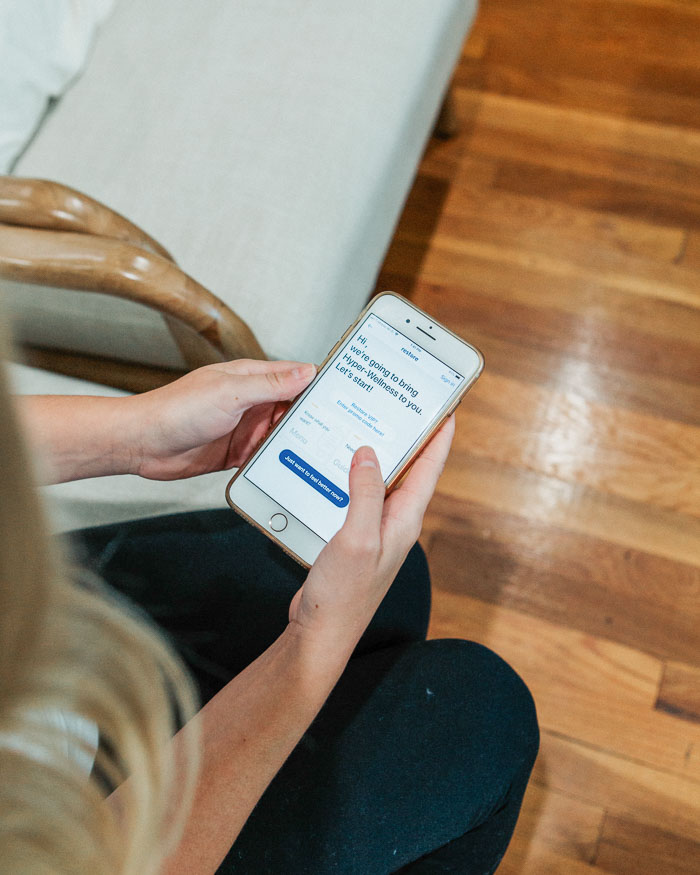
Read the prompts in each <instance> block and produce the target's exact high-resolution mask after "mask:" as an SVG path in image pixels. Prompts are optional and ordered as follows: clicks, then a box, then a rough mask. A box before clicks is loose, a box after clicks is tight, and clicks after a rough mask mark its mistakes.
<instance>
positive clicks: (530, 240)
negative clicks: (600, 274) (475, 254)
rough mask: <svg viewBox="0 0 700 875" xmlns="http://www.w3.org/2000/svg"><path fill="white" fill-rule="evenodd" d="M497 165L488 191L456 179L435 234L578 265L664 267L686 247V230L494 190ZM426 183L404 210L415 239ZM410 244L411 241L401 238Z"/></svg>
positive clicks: (498, 172)
mask: <svg viewBox="0 0 700 875" xmlns="http://www.w3.org/2000/svg"><path fill="white" fill-rule="evenodd" d="M502 167H503V164H499V165H498V168H497V169H494V171H493V173H492V174H491V178H490V183H489V187H488V188H486V187H484V186H481V187H477V186H475V185H474V180H473V177H472V174H471V172H470V173H469V174H467V177H466V178H463V175H462V173H459V174H458V175H457V176H456V178H455V179H454V180H453V182H452V183H451V186H450V195H451V196H450V198H449V200H448V201H447V203H446V204H445V206H444V210H443V215H442V222H441V223H440V227H439V231H440V233H444V234H446V235H447V236H449V237H456V236H462V237H469V238H473V237H474V236H477V235H478V237H479V238H482V237H485V236H486V235H487V234H488V235H489V236H490V237H492V238H493V237H495V239H497V240H499V241H501V240H502V241H504V242H506V241H507V242H510V243H520V245H522V246H527V247H528V248H531V249H534V250H536V251H541V252H551V253H556V252H559V253H561V252H562V248H561V247H562V246H563V247H565V248H564V252H566V253H567V255H569V257H570V258H572V259H579V260H582V250H584V248H585V252H586V253H587V256H588V261H589V262H590V259H591V256H592V251H594V252H595V253H596V256H595V257H596V260H597V259H598V258H600V257H603V258H606V259H607V260H611V259H614V258H615V257H617V258H618V259H623V258H624V259H626V258H627V256H629V255H632V256H635V255H636V256H641V257H643V258H651V259H655V260H658V261H663V262H677V261H678V260H679V259H680V258H681V256H682V253H683V251H684V248H685V246H686V238H687V234H686V231H685V229H684V228H678V227H672V226H671V225H663V224H659V223H654V222H648V221H645V220H638V219H634V218H632V219H630V218H626V217H624V216H617V215H612V214H610V213H608V212H606V211H604V210H595V209H590V208H587V207H580V206H576V207H572V206H569V205H567V204H565V203H561V202H559V201H558V200H557V199H552V198H547V197H542V196H540V192H533V193H530V194H520V193H514V192H512V191H507V190H505V188H504V187H498V188H494V187H493V184H494V183H495V182H496V180H498V179H499V178H500V177H501V175H502V173H503V170H502ZM428 185H429V181H428V180H424V178H423V177H419V178H418V179H417V180H416V184H415V185H414V187H413V191H412V192H411V195H410V197H409V199H408V202H407V204H406V208H405V210H404V217H405V219H406V223H405V225H406V227H410V229H411V232H412V233H413V234H415V232H416V230H420V229H421V212H422V208H423V206H424V204H423V196H422V189H423V188H424V187H426V186H428ZM405 236H406V238H407V239H410V235H409V234H406V235H405Z"/></svg>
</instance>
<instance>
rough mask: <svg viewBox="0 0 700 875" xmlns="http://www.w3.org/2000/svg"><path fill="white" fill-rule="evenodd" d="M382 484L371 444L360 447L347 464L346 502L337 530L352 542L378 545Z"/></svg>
mask: <svg viewBox="0 0 700 875" xmlns="http://www.w3.org/2000/svg"><path fill="white" fill-rule="evenodd" d="M385 496H386V488H385V486H384V480H383V478H382V473H381V471H380V469H379V462H378V461H377V456H376V455H375V452H374V450H373V449H372V448H371V447H360V448H359V449H358V450H357V452H356V453H355V455H354V456H353V457H352V464H351V465H350V505H349V507H348V515H347V518H346V520H345V523H344V524H343V527H342V529H341V530H340V531H341V532H342V533H343V536H344V537H349V538H351V539H352V543H353V545H354V546H359V547H363V546H366V547H369V548H371V549H377V550H378V549H379V534H380V528H381V523H382V510H383V507H384V498H385Z"/></svg>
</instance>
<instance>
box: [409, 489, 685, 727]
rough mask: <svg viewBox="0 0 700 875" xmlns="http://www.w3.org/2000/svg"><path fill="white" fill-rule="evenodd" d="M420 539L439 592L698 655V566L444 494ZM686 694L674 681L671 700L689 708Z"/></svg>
mask: <svg viewBox="0 0 700 875" xmlns="http://www.w3.org/2000/svg"><path fill="white" fill-rule="evenodd" d="M421 543H422V544H423V546H424V548H425V549H426V552H427V553H428V556H429V559H430V568H431V574H432V576H433V579H434V580H435V581H436V582H437V583H438V584H439V587H440V589H441V590H446V591H448V592H452V593H455V594H457V595H461V594H466V595H468V596H470V597H472V598H477V599H479V600H481V601H483V602H491V603H493V604H495V605H498V606H499V607H505V608H509V609H512V610H515V611H519V612H522V613H525V614H530V615H533V616H536V617H540V618H542V619H545V620H549V621H550V622H553V623H558V624H561V625H562V626H565V627H568V628H570V629H576V630H578V631H580V632H582V633H584V634H587V635H595V636H597V637H601V638H607V639H609V640H611V641H617V642H618V643H620V644H625V645H627V646H629V647H634V648H636V649H639V650H641V651H643V652H645V653H649V654H652V655H655V656H658V657H659V658H660V659H664V660H665V659H668V658H673V659H676V660H684V661H686V662H688V663H690V662H693V661H694V660H695V659H697V657H698V654H700V607H699V605H700V569H698V568H697V567H694V566H690V565H686V564H683V563H679V562H671V561H669V560H667V559H663V558H660V557H658V556H653V555H651V554H649V553H647V552H644V551H642V550H633V549H630V548H624V547H620V546H618V545H615V544H611V543H610V542H609V541H608V540H607V539H605V538H595V537H591V536H587V535H581V534H576V533H573V532H568V531H566V530H564V529H563V528H560V527H558V526H554V525H542V524H540V523H538V522H537V521H536V520H533V519H530V518H528V517H527V516H526V515H522V516H519V515H515V514H509V513H502V512H499V511H494V510H491V509H489V508H486V507H484V505H483V504H477V503H476V502H470V501H464V500H462V499H455V498H448V497H445V496H442V495H439V496H437V497H436V498H434V499H433V501H432V502H431V504H430V507H429V509H428V513H427V515H426V519H425V526H424V536H422V537H421ZM465 556H467V557H469V559H468V562H465ZM674 664H675V663H674ZM662 689H663V684H662ZM680 694H681V691H680V690H679V689H678V688H677V687H671V688H669V691H668V693H667V696H668V701H669V703H671V704H673V706H674V707H686V708H687V707H688V702H687V701H686V699H685V698H681V697H680ZM686 695H687V694H686ZM656 707H657V708H658V707H660V705H659V702H658V701H657V703H656ZM667 710H668V709H667Z"/></svg>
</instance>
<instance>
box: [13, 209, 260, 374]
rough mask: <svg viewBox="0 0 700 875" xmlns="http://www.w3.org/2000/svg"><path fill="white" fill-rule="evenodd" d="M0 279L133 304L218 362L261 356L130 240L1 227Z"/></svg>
mask: <svg viewBox="0 0 700 875" xmlns="http://www.w3.org/2000/svg"><path fill="white" fill-rule="evenodd" d="M124 221H126V220H124ZM134 227H135V226H134ZM0 277H4V278H6V279H10V280H16V281H19V282H25V283H30V284H35V285H46V286H57V287H61V288H69V289H74V290H76V291H85V292H97V293H98V294H105V295H114V296H116V297H119V298H127V299H128V300H131V301H137V302H138V303H140V304H145V305H146V306H148V307H151V308H153V309H155V310H158V311H160V312H161V313H163V314H164V315H165V316H166V318H167V317H171V318H172V319H174V320H178V321H179V322H180V323H184V324H185V325H187V326H189V327H190V328H192V329H193V330H194V331H195V332H197V334H199V335H200V336H201V337H202V338H204V339H205V340H206V341H208V343H209V344H211V345H212V346H213V347H214V348H215V349H216V350H218V352H219V353H220V354H221V355H222V357H223V359H224V360H227V359H232V358H266V356H265V354H264V352H263V351H262V349H261V347H260V345H259V344H258V342H257V340H256V339H255V335H254V334H253V333H252V331H251V330H250V328H248V326H247V325H246V323H245V322H244V321H243V320H242V319H240V318H239V317H238V316H236V314H235V313H234V312H233V311H232V310H231V309H230V308H229V307H227V306H226V305H225V304H224V303H223V302H222V301H220V300H219V299H218V298H217V297H216V296H215V295H213V294H212V293H211V292H209V291H208V290H207V289H205V288H204V286H202V285H200V284H199V283H198V282H197V281H196V280H194V279H192V277H190V276H188V275H187V274H186V273H184V272H183V271H182V270H180V268H179V267H177V265H176V264H174V262H172V261H170V260H168V259H167V258H165V257H163V256H162V255H159V254H156V253H154V252H148V251H146V250H145V249H143V248H140V246H137V245H133V244H131V243H125V242H122V241H121V240H117V239H110V238H109V237H98V236H93V235H92V234H86V233H82V234H75V233H70V232H65V231H47V230H42V229H37V228H20V227H13V226H11V225H0ZM168 321H169V324H170V320H168ZM186 358H187V359H188V364H189V365H190V367H192V366H196V364H197V363H193V361H192V358H191V357H186ZM210 360H211V359H210ZM199 363H205V361H201V362H199Z"/></svg>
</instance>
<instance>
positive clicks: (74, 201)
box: [0, 176, 174, 261]
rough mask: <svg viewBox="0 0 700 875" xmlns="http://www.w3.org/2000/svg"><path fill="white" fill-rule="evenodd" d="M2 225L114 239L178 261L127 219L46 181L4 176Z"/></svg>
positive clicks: (0, 181) (1, 180) (0, 185)
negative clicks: (72, 232)
mask: <svg viewBox="0 0 700 875" xmlns="http://www.w3.org/2000/svg"><path fill="white" fill-rule="evenodd" d="M0 222H3V223H4V224H6V225H22V226H24V227H26V228H45V229H46V230H52V231H77V232H78V233H81V234H94V235H96V236H97V237H111V238H113V239H115V240H122V241H124V242H125V243H132V244H133V245H134V246H140V247H141V248H142V249H147V250H148V251H149V252H155V253H156V254H157V255H160V256H162V257H163V258H167V259H168V260H169V261H173V260H174V259H173V258H172V256H171V255H170V253H169V252H168V251H167V249H165V248H164V247H163V246H161V245H160V243H158V241H157V240H154V239H153V238H152V237H150V236H149V235H148V234H146V233H145V232H144V231H142V230H141V228H139V227H138V225H134V224H133V222H130V221H129V220H128V219H125V218H124V216H121V215H120V214H119V213H116V212H115V211H114V210H110V209H109V207H106V206H105V205H104V204H101V203H100V202H99V201H96V200H93V198H91V197H88V196H87V195H85V194H83V193H82V192H79V191H76V189H74V188H69V187H68V186H67V185H61V184H60V183H58V182H50V181H49V180H46V179H23V178H20V177H16V176H0Z"/></svg>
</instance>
